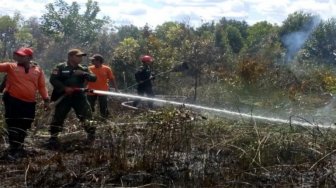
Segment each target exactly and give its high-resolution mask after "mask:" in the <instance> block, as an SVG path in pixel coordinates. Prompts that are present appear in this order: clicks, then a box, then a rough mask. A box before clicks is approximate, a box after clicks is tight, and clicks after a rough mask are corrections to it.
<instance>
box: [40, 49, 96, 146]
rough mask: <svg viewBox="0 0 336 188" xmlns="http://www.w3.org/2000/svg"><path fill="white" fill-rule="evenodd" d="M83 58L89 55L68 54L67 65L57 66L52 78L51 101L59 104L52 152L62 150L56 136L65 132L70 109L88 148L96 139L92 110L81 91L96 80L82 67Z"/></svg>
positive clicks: (73, 52)
mask: <svg viewBox="0 0 336 188" xmlns="http://www.w3.org/2000/svg"><path fill="white" fill-rule="evenodd" d="M83 56H86V54H85V53H84V52H82V51H81V50H79V49H71V50H69V52H68V61H67V62H65V63H60V64H58V65H57V66H56V67H55V68H54V69H53V71H52V74H51V76H50V83H51V84H52V86H53V87H54V90H53V92H52V95H51V101H57V100H58V99H59V100H60V101H59V102H58V103H57V105H56V107H55V113H54V116H53V118H52V122H51V125H50V130H49V131H50V135H51V136H50V139H49V141H48V143H47V146H48V147H49V148H50V149H58V148H59V147H60V145H59V140H58V137H57V136H58V134H59V132H61V131H62V129H63V123H64V120H65V118H66V116H67V114H68V113H69V111H70V110H71V108H73V109H74V111H75V113H76V115H77V117H78V118H79V120H80V122H81V124H82V125H83V127H84V130H85V131H86V132H87V144H92V143H93V141H94V139H95V127H94V126H93V125H92V121H91V119H92V112H91V108H90V105H89V102H88V100H87V97H86V94H85V92H84V91H83V90H82V89H83V88H85V87H86V84H87V82H95V81H96V79H97V78H96V76H95V75H94V74H92V73H91V72H90V71H89V69H88V67H87V66H84V65H81V64H80V63H81V62H82V58H83Z"/></svg>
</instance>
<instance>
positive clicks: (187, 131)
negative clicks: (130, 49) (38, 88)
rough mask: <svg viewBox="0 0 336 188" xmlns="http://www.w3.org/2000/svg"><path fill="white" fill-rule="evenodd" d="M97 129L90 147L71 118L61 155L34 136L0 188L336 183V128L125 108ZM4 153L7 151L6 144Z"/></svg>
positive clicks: (4, 167)
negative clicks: (24, 154)
mask: <svg viewBox="0 0 336 188" xmlns="http://www.w3.org/2000/svg"><path fill="white" fill-rule="evenodd" d="M40 113H41V112H40ZM40 116H41V118H40V119H43V118H42V116H43V115H41V114H40ZM72 116H73V115H72ZM95 123H96V125H97V127H98V131H97V139H96V141H95V143H94V145H92V146H88V145H85V143H84V141H85V134H84V132H83V131H82V129H81V127H80V125H79V123H78V122H77V120H76V119H75V118H73V117H70V118H69V119H68V121H67V122H66V126H65V129H64V131H63V135H61V137H60V140H61V142H62V147H61V148H60V149H59V150H57V151H52V150H47V149H46V148H44V147H43V143H44V142H45V141H46V140H47V134H48V133H47V128H46V127H42V128H41V127H39V130H37V131H34V130H33V131H31V132H30V133H29V137H28V138H27V139H26V149H27V151H28V154H29V155H28V156H27V157H26V158H22V159H20V160H19V161H17V162H15V163H10V162H6V161H1V163H0V179H1V181H0V187H214V186H218V187H274V186H281V187H287V186H290V187H296V186H300V187H332V186H333V185H335V184H336V176H335V159H336V154H335V152H336V141H335V140H336V139H335V138H336V137H335V136H336V131H335V130H334V129H318V128H314V127H309V128H307V127H300V126H291V125H289V124H278V125H275V124H269V123H263V122H255V121H253V120H252V119H251V120H246V119H245V120H242V119H238V120H229V119H223V118H216V117H204V115H202V114H199V113H195V112H193V111H190V110H188V109H185V108H182V107H181V108H163V109H156V110H155V112H148V111H146V110H140V111H134V110H127V109H120V110H118V111H114V112H113V115H112V118H111V119H110V120H108V121H100V120H97V121H96V122H95ZM33 129H34V128H33ZM0 147H1V150H4V149H5V139H2V141H1V146H0Z"/></svg>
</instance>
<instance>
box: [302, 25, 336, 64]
mask: <svg viewBox="0 0 336 188" xmlns="http://www.w3.org/2000/svg"><path fill="white" fill-rule="evenodd" d="M335 49H336V19H335V18H331V19H329V20H327V21H322V22H321V23H320V24H319V26H318V27H317V28H316V30H315V31H314V32H313V33H312V36H311V37H310V39H309V40H308V42H307V44H306V45H305V51H304V54H303V55H304V59H310V58H314V59H316V60H317V61H320V62H319V63H327V64H335V55H334V53H335Z"/></svg>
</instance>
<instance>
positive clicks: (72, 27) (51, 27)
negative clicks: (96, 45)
mask: <svg viewBox="0 0 336 188" xmlns="http://www.w3.org/2000/svg"><path fill="white" fill-rule="evenodd" d="M46 9H47V13H45V14H44V15H42V29H43V31H44V32H45V33H46V34H47V35H49V36H52V37H55V38H56V39H57V41H66V42H67V43H68V44H67V45H68V46H69V45H73V43H75V44H76V43H77V44H81V45H82V46H87V45H89V44H90V43H91V42H93V41H94V40H95V39H96V35H97V33H99V31H100V29H101V28H102V26H103V25H104V24H106V23H107V18H103V19H97V18H96V17H97V14H98V12H99V11H100V9H99V7H98V3H97V2H95V1H92V0H88V2H87V3H86V10H85V12H84V14H82V15H81V14H80V13H79V10H80V6H79V4H78V3H77V2H73V3H72V4H71V5H68V4H67V3H66V2H65V1H63V0H57V1H55V2H54V3H49V4H47V6H46Z"/></svg>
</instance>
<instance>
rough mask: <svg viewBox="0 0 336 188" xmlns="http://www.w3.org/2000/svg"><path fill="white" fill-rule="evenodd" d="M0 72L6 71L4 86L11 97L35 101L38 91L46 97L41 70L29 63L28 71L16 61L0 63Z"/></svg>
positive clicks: (46, 92)
mask: <svg viewBox="0 0 336 188" xmlns="http://www.w3.org/2000/svg"><path fill="white" fill-rule="evenodd" d="M0 72H6V73H7V80H6V88H5V91H6V92H8V93H9V94H10V95H11V96H12V97H15V98H18V99H20V100H22V101H26V102H35V99H36V92H37V91H38V92H39V93H40V95H41V96H42V98H43V99H48V98H49V96H48V90H47V88H46V84H45V76H44V73H43V70H42V69H41V68H40V67H39V66H37V65H35V64H31V65H30V68H29V71H28V73H26V72H25V69H24V67H22V66H18V64H17V63H13V62H11V63H9V62H5V63H0Z"/></svg>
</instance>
